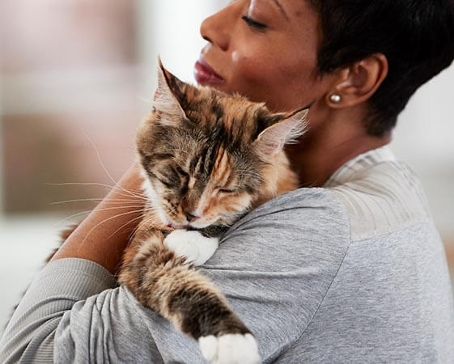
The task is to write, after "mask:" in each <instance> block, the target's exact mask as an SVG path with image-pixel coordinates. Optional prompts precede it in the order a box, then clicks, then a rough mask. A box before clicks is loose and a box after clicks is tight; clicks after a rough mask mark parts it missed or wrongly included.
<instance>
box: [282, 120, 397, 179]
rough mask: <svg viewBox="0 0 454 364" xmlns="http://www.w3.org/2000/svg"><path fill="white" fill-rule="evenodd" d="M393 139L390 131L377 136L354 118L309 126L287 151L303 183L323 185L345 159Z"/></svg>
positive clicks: (347, 159) (346, 160)
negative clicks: (355, 121)
mask: <svg viewBox="0 0 454 364" xmlns="http://www.w3.org/2000/svg"><path fill="white" fill-rule="evenodd" d="M390 141H391V133H389V134H387V135H385V136H383V137H374V136H370V135H368V134H367V133H366V131H365V130H364V128H363V127H360V126H359V125H354V124H353V123H352V122H351V121H350V122H336V121H332V122H331V121H330V123H329V124H328V123H320V124H319V125H318V126H316V127H315V128H313V129H310V130H309V131H308V132H307V133H306V134H305V135H303V137H302V138H301V140H300V142H299V143H298V144H295V145H292V146H290V147H289V148H288V150H287V151H288V153H287V154H288V156H289V159H290V161H291V163H292V165H293V167H294V168H295V170H296V171H297V173H298V176H299V178H300V185H301V186H302V187H321V186H323V184H324V183H325V182H326V181H327V180H328V179H329V177H330V176H331V175H332V174H333V173H334V172H335V171H336V170H337V169H338V168H340V167H341V166H342V165H344V164H345V163H346V162H348V161H349V160H351V159H352V158H355V157H356V156H358V155H360V154H362V153H365V152H367V151H369V150H372V149H376V148H379V147H381V146H384V145H386V144H388V143H389V142H390Z"/></svg>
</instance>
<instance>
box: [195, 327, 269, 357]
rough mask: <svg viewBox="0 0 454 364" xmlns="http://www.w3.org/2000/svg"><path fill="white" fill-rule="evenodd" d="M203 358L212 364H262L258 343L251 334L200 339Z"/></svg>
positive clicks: (203, 337)
mask: <svg viewBox="0 0 454 364" xmlns="http://www.w3.org/2000/svg"><path fill="white" fill-rule="evenodd" d="M199 346H200V350H201V351H202V355H203V357H204V358H205V359H206V360H207V361H208V362H209V363H210V364H259V363H261V362H262V360H261V358H260V354H259V348H258V345H257V341H255V338H254V336H252V335H251V334H246V335H241V334H228V335H222V336H219V337H216V336H213V335H211V336H202V337H201V338H200V339H199Z"/></svg>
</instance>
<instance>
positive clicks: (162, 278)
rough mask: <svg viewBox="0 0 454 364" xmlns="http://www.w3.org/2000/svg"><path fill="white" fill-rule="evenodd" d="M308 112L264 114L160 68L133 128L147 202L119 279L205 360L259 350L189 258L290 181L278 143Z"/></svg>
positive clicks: (240, 357)
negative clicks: (144, 114) (150, 99)
mask: <svg viewBox="0 0 454 364" xmlns="http://www.w3.org/2000/svg"><path fill="white" fill-rule="evenodd" d="M305 116H306V111H300V112H297V113H294V114H292V115H290V114H289V115H284V114H271V113H270V112H269V111H268V110H267V109H266V107H265V106H264V105H263V104H256V103H252V102H249V101H247V100H245V99H244V98H241V97H239V96H229V95H225V94H222V93H220V92H217V91H215V90H211V89H208V88H196V87H194V86H191V85H187V84H185V83H183V82H181V81H179V80H178V79H177V78H175V77H174V76H173V75H171V74H170V73H168V72H167V71H166V70H164V68H162V66H161V67H160V72H159V84H158V89H157V91H156V95H155V103H154V109H153V111H152V113H151V114H150V115H149V117H148V118H147V119H146V120H145V121H144V122H143V123H142V125H141V126H140V128H139V130H138V133H137V151H138V156H139V159H140V164H141V166H142V169H143V177H144V190H145V193H146V195H147V196H148V200H149V204H148V206H147V207H146V209H145V212H144V217H143V220H142V222H141V223H140V224H139V227H138V229H137V232H136V234H135V236H134V238H133V240H132V242H131V244H130V246H129V247H128V248H127V250H126V252H125V255H124V261H123V265H122V268H121V271H120V273H119V282H120V283H121V284H123V285H125V286H126V287H127V288H128V289H129V290H130V291H131V292H132V293H133V294H134V296H135V297H136V298H137V299H138V301H139V302H140V303H141V304H143V305H144V306H146V307H149V308H151V309H153V310H155V311H156V312H157V313H159V314H161V315H162V316H164V317H165V318H167V319H169V320H170V321H171V322H172V323H173V324H174V325H175V326H176V327H177V328H178V329H179V330H181V331H183V332H185V333H186V334H188V335H189V336H191V337H193V338H194V339H196V340H199V344H200V347H201V350H202V353H203V355H204V357H205V358H206V359H207V360H208V361H210V362H212V363H237V362H238V363H246V364H247V363H256V362H259V360H260V357H259V354H258V348H257V344H256V342H255V339H254V338H253V336H252V335H251V333H250V331H249V330H248V328H247V327H246V326H245V325H244V324H243V323H242V322H241V320H240V319H239V318H238V317H237V316H236V315H235V313H234V312H233V311H232V309H231V308H230V306H229V305H228V302H227V300H226V298H225V297H224V296H223V294H222V293H221V292H220V291H219V290H218V289H217V288H216V287H215V286H214V285H213V284H212V283H211V282H210V281H209V280H208V279H207V278H206V277H205V276H204V275H203V274H202V273H201V272H200V271H199V270H197V269H196V268H195V266H196V265H201V264H203V263H204V262H205V261H206V260H208V259H209V258H210V257H211V255H212V254H213V253H214V252H215V250H216V248H217V247H218V240H219V235H220V234H221V233H222V232H223V231H225V230H226V228H228V227H229V226H231V225H232V224H233V223H234V222H235V221H237V220H238V219H239V218H240V217H241V216H243V215H244V214H245V213H247V212H248V211H250V210H251V209H252V208H254V207H256V206H258V205H260V204H262V203H264V202H266V201H268V200H270V199H271V198H273V197H275V196H276V195H278V194H280V193H283V192H287V191H290V190H294V189H295V188H297V186H298V181H297V178H296V175H295V174H294V173H293V172H292V171H291V169H290V167H289V162H288V160H287V158H286V156H285V153H284V151H283V146H284V145H285V144H286V143H288V142H291V141H292V140H294V139H295V138H296V137H298V136H299V135H301V134H302V132H303V129H304V126H305V123H304V118H305ZM232 345H233V348H234V350H229V351H227V352H226V351H225V349H223V346H224V348H225V347H228V346H232Z"/></svg>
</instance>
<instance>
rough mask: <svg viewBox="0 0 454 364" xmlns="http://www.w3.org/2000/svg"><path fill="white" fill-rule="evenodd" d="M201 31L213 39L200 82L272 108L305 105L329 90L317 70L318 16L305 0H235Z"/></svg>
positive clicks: (201, 65)
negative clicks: (264, 103) (263, 103)
mask: <svg viewBox="0 0 454 364" xmlns="http://www.w3.org/2000/svg"><path fill="white" fill-rule="evenodd" d="M200 32H201V35H202V37H203V38H205V39H206V40H207V42H208V43H207V45H206V46H205V47H204V48H203V50H202V52H201V56H200V59H199V61H198V62H197V63H196V65H195V70H194V74H195V78H196V81H197V82H198V83H199V84H201V85H206V86H212V87H215V88H217V89H219V90H221V91H224V92H228V93H233V92H237V93H240V94H241V95H244V96H247V97H248V98H249V99H250V100H252V101H258V102H266V104H267V106H268V107H269V108H270V109H271V110H273V111H292V110H296V109H300V108H302V107H304V106H306V105H308V104H310V103H312V102H314V101H316V100H317V99H319V98H321V97H323V96H324V95H325V94H326V93H327V92H328V91H329V90H328V88H327V87H328V82H326V78H325V77H323V78H321V77H320V76H319V75H318V74H317V49H318V46H319V44H320V39H321V28H320V24H319V20H318V17H317V14H316V13H315V11H314V10H313V9H312V8H311V7H310V6H309V5H308V4H307V2H306V0H234V1H232V2H231V3H230V4H229V5H228V6H227V7H225V8H224V9H223V10H221V11H220V12H218V13H216V14H214V15H213V16H211V17H209V18H207V19H205V20H204V21H203V23H202V25H201V30H200Z"/></svg>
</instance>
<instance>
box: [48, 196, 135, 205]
mask: <svg viewBox="0 0 454 364" xmlns="http://www.w3.org/2000/svg"><path fill="white" fill-rule="evenodd" d="M103 199H104V198H102V197H97V198H80V199H73V200H65V201H54V202H51V203H50V205H64V204H67V203H76V202H100V201H102V200H103ZM134 202H137V201H136V200H133V199H131V200H127V199H121V198H118V199H109V203H117V204H125V203H134Z"/></svg>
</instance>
